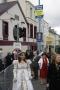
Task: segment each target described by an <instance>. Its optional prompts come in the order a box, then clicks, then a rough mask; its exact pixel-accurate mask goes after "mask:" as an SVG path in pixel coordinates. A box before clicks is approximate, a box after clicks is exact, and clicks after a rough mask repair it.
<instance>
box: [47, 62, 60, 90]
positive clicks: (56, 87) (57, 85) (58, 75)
mask: <svg viewBox="0 0 60 90" xmlns="http://www.w3.org/2000/svg"><path fill="white" fill-rule="evenodd" d="M47 81H48V83H49V90H60V67H59V68H57V67H56V65H55V64H50V65H49V68H48V77H47Z"/></svg>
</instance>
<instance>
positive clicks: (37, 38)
mask: <svg viewBox="0 0 60 90" xmlns="http://www.w3.org/2000/svg"><path fill="white" fill-rule="evenodd" d="M36 40H37V42H43V33H42V32H38V33H37V35H36Z"/></svg>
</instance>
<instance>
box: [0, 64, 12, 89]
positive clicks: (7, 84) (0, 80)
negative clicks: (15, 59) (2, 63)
mask: <svg viewBox="0 0 60 90" xmlns="http://www.w3.org/2000/svg"><path fill="white" fill-rule="evenodd" d="M12 85H13V65H10V66H8V67H7V68H6V69H4V70H2V71H1V72H0V90H12Z"/></svg>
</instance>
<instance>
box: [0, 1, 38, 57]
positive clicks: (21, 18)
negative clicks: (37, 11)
mask: <svg viewBox="0 0 60 90" xmlns="http://www.w3.org/2000/svg"><path fill="white" fill-rule="evenodd" d="M23 1H24V2H23ZM23 1H22V0H18V1H17V0H13V1H12V0H0V49H1V50H2V51H3V57H4V56H5V55H6V54H7V52H12V51H13V49H14V42H16V41H17V40H16V38H15V37H14V35H13V33H14V28H17V27H18V28H19V33H20V34H19V35H21V30H22V29H23V30H24V32H23V36H20V37H18V38H19V43H21V50H22V51H26V50H27V49H28V48H31V49H32V50H36V32H37V22H36V20H35V16H34V6H33V5H32V4H31V3H30V2H29V1H25V0H23ZM29 10H30V11H29ZM28 11H29V13H28ZM14 34H16V33H14Z"/></svg>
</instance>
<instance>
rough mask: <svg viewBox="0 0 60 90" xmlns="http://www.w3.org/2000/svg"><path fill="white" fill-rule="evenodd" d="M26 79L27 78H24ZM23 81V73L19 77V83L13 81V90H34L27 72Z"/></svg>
mask: <svg viewBox="0 0 60 90" xmlns="http://www.w3.org/2000/svg"><path fill="white" fill-rule="evenodd" d="M24 77H25V78H24ZM24 77H23V79H22V78H21V72H19V73H18V75H17V81H16V82H14V81H13V89H12V90H34V89H33V85H32V82H31V80H30V79H29V77H28V74H27V72H26V71H25V73H24Z"/></svg>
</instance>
